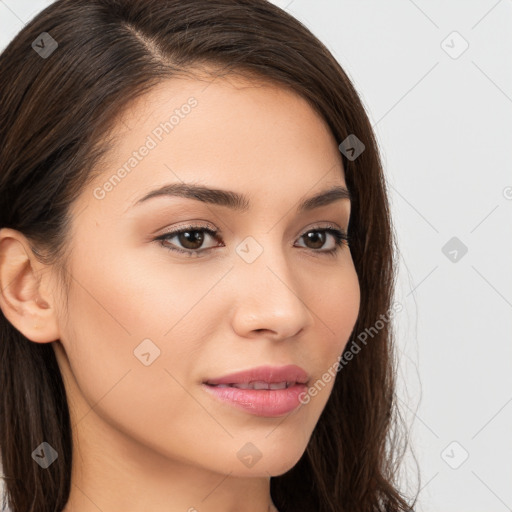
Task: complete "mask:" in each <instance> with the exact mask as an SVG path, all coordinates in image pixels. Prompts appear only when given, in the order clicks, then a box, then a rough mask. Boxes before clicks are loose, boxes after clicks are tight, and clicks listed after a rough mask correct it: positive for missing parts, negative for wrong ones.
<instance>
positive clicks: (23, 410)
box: [0, 0, 416, 512]
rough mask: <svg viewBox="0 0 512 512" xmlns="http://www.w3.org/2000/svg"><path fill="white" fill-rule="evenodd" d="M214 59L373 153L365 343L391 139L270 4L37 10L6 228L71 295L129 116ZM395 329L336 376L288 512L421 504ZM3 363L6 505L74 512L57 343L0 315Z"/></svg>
mask: <svg viewBox="0 0 512 512" xmlns="http://www.w3.org/2000/svg"><path fill="white" fill-rule="evenodd" d="M43 33H45V34H43ZM50 37H51V38H52V39H53V40H54V41H56V43H53V42H52V40H51V39H50ZM39 39H43V40H44V41H43V42H41V43H40V44H39V46H37V45H36V46H34V45H33V43H34V42H35V41H37V40H39ZM43 48H44V50H43ZM44 52H46V54H44ZM204 65H208V66H213V67H214V68H215V69H216V70H217V74H222V73H223V72H225V73H232V72H237V73H240V74H244V73H245V74H246V75H247V76H253V77H259V78H262V79H264V80H267V81H273V82H274V83H277V84H279V85H280V86H282V87H287V88H290V89H292V90H294V91H295V92H296V93H298V94H299V95H301V96H302V97H304V98H305V99H306V100H307V101H308V102H309V103H310V105H311V106H312V108H314V109H315V110H316V111H317V112H318V113H319V114H320V115H321V116H322V117H323V119H324V120H325V122H326V123H327V125H328V126H329V128H330V129H331V131H332V133H333V135H334V137H335V140H337V141H338V143H341V142H342V141H344V140H345V139H346V138H347V136H349V135H351V134H355V135H356V136H357V138H358V139H359V140H361V141H362V143H363V144H364V146H365V149H364V151H363V152H362V153H361V154H360V155H359V156H358V157H357V158H355V159H353V158H348V157H347V156H345V154H343V155H342V158H343V164H344V168H345V177H346V183H347V186H348V188H349V191H350V193H351V196H352V209H351V219H350V225H349V236H350V240H351V242H350V250H351V253H352V258H353V261H354V265H355V268H356V271H357V274H358V277H359V283H360V288H361V310H360V313H359V317H358V320H357V323H356V325H355V327H354V331H353V333H352V336H353V337H354V338H355V337H356V336H357V335H358V334H359V333H362V332H364V331H365V329H368V328H370V327H372V326H374V325H375V324H376V322H377V321H379V318H381V315H383V314H384V315H386V314H388V313H389V311H390V308H391V300H392V292H393V287H394V278H395V270H396V269H395V263H394V249H395V247H394V243H395V242H394V238H393V230H392V225H391V219H390V212H389V206H388V199H387V192H386V184H385V180H384V176H383V172H382V167H381V160H380V156H379V152H378V146H377V143H376V140H375V138H374V134H373V132H372V128H371V124H370V122H369V120H368V117H367V114H366V112H365V109H364V107H363V105H362V103H361V101H360V99H359V97H358V95H357V93H356V91H355V89H354V87H353V85H352V84H351V82H350V80H349V79H348V77H347V75H346V74H345V72H344V71H343V69H342V68H341V67H340V65H339V64H338V62H337V61H336V60H335V59H334V57H333V56H332V55H331V53H330V52H329V51H328V50H327V48H326V47H325V46H324V45H323V44H322V43H321V42H320V41H319V40H318V39H317V38H316V37H315V36H313V35H312V34H311V32H310V31H309V30H308V29H307V28H306V27H305V26H304V25H303V24H301V23H300V22H299V21H297V20H296V19H295V18H294V17H292V16H290V15H289V14H287V13H286V12H285V11H283V10H281V9H279V8H278V7H276V6H274V5H272V4H271V3H269V2H267V1H266V0H187V1H186V2H185V1H183V0H57V1H56V2H54V3H53V4H51V5H50V6H49V7H47V8H46V9H45V10H44V11H42V12H41V13H39V14H38V15H37V16H36V17H35V18H34V19H33V20H32V21H31V22H30V23H28V24H27V25H26V26H25V27H24V28H23V29H22V30H21V31H20V32H19V33H18V34H17V35H16V37H15V38H14V39H13V40H12V41H11V42H10V44H9V45H8V46H7V47H6V49H5V50H4V51H3V52H2V54H1V55H0V69H1V70H2V73H1V77H0V141H1V145H0V198H1V203H0V228H3V227H8V228H12V229H15V230H18V231H20V232H21V233H23V234H24V235H25V236H26V237H27V238H28V240H29V241H30V243H31V248H32V249H33V251H34V254H35V255H36V257H38V258H39V259H40V261H42V262H44V263H46V264H51V265H55V268H57V269H59V271H60V273H59V275H60V276H61V277H62V282H63V289H64V290H66V289H68V288H66V286H69V276H68V274H67V272H66V256H67V253H66V248H67V247H68V243H69V230H68V228H69V225H70V213H69V212H70V205H71V204H72V203H73V201H74V200H75V199H76V198H77V197H78V195H79V194H80V192H81V191H82V190H83V188H84V186H85V185H86V184H88V183H89V182H90V180H91V179H92V178H93V177H94V172H100V171H101V165H100V161H101V159H102V158H103V156H104V155H106V154H107V153H108V150H109V148H111V147H112V144H113V142H112V140H111V139H109V138H108V134H109V130H110V129H111V128H112V127H113V126H114V125H115V122H116V120H117V119H118V115H119V113H120V112H122V111H123V109H125V108H129V105H130V102H132V101H133V100H134V99H135V98H137V97H139V96H141V95H142V94H144V93H146V92H148V91H149V90H150V88H151V87H152V86H154V85H156V84H158V83H159V82H161V81H163V80H166V79H169V78H172V77H173V76H176V75H177V74H179V73H182V74H190V73H191V72H192V70H193V69H195V68H199V67H201V66H204ZM6 285H7V283H2V286H6ZM381 324H384V325H383V326H382V327H380V328H379V329H375V331H376V332H375V333H374V334H373V335H372V337H371V339H369V340H368V343H367V344H366V346H365V347H364V349H363V350H361V352H360V353H359V354H357V356H356V357H353V358H352V360H350V362H349V363H348V364H346V365H344V366H343V367H342V370H341V371H340V372H339V373H338V375H337V378H336V381H335V385H334V389H333V391H332V394H331V396H330V397H329V400H328V402H327V405H326V407H325V409H324V411H323V412H322V415H321V417H320V419H319V421H318V424H317V425H316V427H315V430H314V432H313V434H312V436H311V439H310V442H309V445H308V447H307V449H306V451H305V453H304V454H303V456H302V457H301V459H300V460H299V462H298V463H297V464H296V465H295V466H294V467H293V468H292V469H291V470H289V471H288V472H286V473H285V474H283V475H281V476H277V477H273V478H272V479H271V494H272V499H273V501H274V503H275V504H276V506H277V507H278V509H279V510H280V511H281V512H292V511H293V512H301V511H302V512H313V511H315V512H335V511H336V512H340V511H347V512H348V511H350V512H374V511H390V512H391V511H405V510H409V509H410V507H411V505H410V504H408V503H407V501H406V499H407V498H405V496H404V495H403V494H402V493H401V492H400V491H399V490H398V483H397V471H398V468H399V465H398V464H399V462H400V461H401V458H402V456H403V452H404V450H405V445H404V444H403V442H402V441H403V440H404V439H405V440H406V437H407V436H405V437H403V436H402V435H399V433H400V430H399V429H396V428H394V427H396V426H397V425H398V423H399V420H401V415H400V414H399V412H398V408H397V402H396V394H395V393H396V392H395V378H396V368H395V358H394V349H393V344H392V341H393V332H392V329H391V327H390V323H389V322H382V321H381ZM350 348H351V344H350V343H348V344H347V347H346V351H349V349H350ZM0 355H1V357H0V393H1V398H0V449H1V459H2V465H3V470H4V474H5V477H4V478H5V487H6V497H7V500H8V505H9V506H10V508H11V510H12V511H13V512H35V511H41V512H46V511H48V512H58V511H61V510H62V509H63V508H64V506H65V504H66V502H67V500H68V497H69V492H70V485H71V481H70V479H71V462H72V460H71V457H72V435H71V425H70V416H69V410H68V404H67V400H66V392H65V388H64V385H63V381H62V377H61V374H60V371H59V367H58V365H57V361H56V358H55V354H54V351H53V348H52V346H51V344H49V343H44V344H40V343H34V342H31V341H30V340H28V339H27V338H26V337H24V336H23V335H22V334H21V333H20V332H19V331H18V330H17V329H15V328H14V327H13V326H12V324H10V323H9V322H8V321H7V319H6V318H5V316H4V314H3V313H0ZM347 359H348V358H347ZM43 441H46V442H48V443H49V444H50V445H51V446H52V447H53V448H54V449H55V450H56V451H57V452H58V454H59V456H58V459H57V460H56V461H55V462H54V463H53V464H51V465H50V467H49V468H47V469H42V468H41V467H39V465H38V464H36V463H35V462H34V460H32V457H31V453H32V452H33V450H34V449H35V447H37V446H38V445H40V444H41V443H42V442H43ZM415 502H416V501H414V503H415Z"/></svg>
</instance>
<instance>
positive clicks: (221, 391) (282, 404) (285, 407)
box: [202, 384, 307, 418]
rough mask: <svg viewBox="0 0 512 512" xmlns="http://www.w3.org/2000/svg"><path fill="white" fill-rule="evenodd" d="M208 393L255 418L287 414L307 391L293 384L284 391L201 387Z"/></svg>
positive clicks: (299, 403) (304, 386)
mask: <svg viewBox="0 0 512 512" xmlns="http://www.w3.org/2000/svg"><path fill="white" fill-rule="evenodd" d="M202 386H203V387H204V388H205V389H206V391H207V392H208V393H211V394H213V395H214V396H216V397H217V398H219V399H220V400H222V401H224V402H227V403H229V404H231V405H233V406H235V407H237V408H239V409H243V410H244V411H246V412H248V413H250V414H254V415H256V416H267V417H271V418H273V417H276V416H282V415H284V414H288V413H289V412H291V411H293V410H294V409H296V408H297V407H298V406H299V405H301V402H300V400H299V396H300V394H301V393H303V392H305V391H306V390H307V386H306V385H305V384H295V385H293V386H290V387H289V388H286V389H239V388H231V387H227V388H219V387H218V386H210V385H208V384H203V385H202Z"/></svg>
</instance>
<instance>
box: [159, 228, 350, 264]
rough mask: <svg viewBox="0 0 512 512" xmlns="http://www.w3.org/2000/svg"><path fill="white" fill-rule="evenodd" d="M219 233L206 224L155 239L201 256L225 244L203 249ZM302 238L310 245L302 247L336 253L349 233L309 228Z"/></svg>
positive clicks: (346, 240) (215, 238)
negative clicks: (327, 246)
mask: <svg viewBox="0 0 512 512" xmlns="http://www.w3.org/2000/svg"><path fill="white" fill-rule="evenodd" d="M219 233H220V232H219V231H218V230H213V229H210V228H208V227H205V226H198V225H196V226H186V227H183V228H181V229H178V230H175V231H170V232H168V233H164V234H163V235H160V236H158V237H157V238H155V239H154V240H155V241H159V243H160V245H162V246H163V247H165V248H166V249H168V250H169V251H174V252H178V253H184V254H186V255H187V256H188V257H196V258H198V257H201V254H202V253H206V252H208V251H210V250H211V249H214V248H215V247H222V246H223V244H222V245H217V246H212V247H207V248H202V249H201V246H202V245H203V243H204V242H205V238H208V237H210V238H212V239H214V240H217V241H219ZM205 234H206V237H205ZM329 237H331V239H332V240H331V244H330V248H328V249H323V250H319V249H321V248H322V247H323V246H324V245H325V243H326V241H327V240H328V238H329ZM173 238H176V241H177V242H178V243H179V244H181V247H182V248H180V247H177V246H176V245H175V244H174V243H171V244H169V241H170V240H172V239H173ZM302 238H304V239H305V241H306V243H307V244H309V245H306V246H300V247H305V248H307V249H312V250H313V252H317V253H321V254H329V255H335V254H336V253H337V252H338V251H340V250H341V248H342V246H343V245H344V244H345V245H348V241H349V236H348V234H347V233H346V232H345V231H343V230H340V229H338V228H336V227H334V226H329V227H318V228H313V229H309V230H308V231H306V232H305V233H304V234H302V235H301V236H300V237H299V240H300V239H302Z"/></svg>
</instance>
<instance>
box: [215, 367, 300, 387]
mask: <svg viewBox="0 0 512 512" xmlns="http://www.w3.org/2000/svg"><path fill="white" fill-rule="evenodd" d="M308 378H309V377H308V374H307V373H306V371H305V370H304V369H303V368H301V367H300V366H297V365H294V364H290V365H286V366H258V367H256V368H250V369H249V370H244V371H241V372H236V373H230V374H229V375H224V376H223V377H218V378H213V379H208V380H206V381H205V384H211V385H215V384H244V383H249V382H254V381H260V382H267V383H269V384H272V383H279V382H292V383H295V382H298V383H301V384H305V383H307V381H308Z"/></svg>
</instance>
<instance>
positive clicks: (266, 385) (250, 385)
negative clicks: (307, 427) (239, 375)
mask: <svg viewBox="0 0 512 512" xmlns="http://www.w3.org/2000/svg"><path fill="white" fill-rule="evenodd" d="M205 384H206V385H207V386H212V387H215V388H237V389H255V390H261V389H287V388H290V387H292V386H295V384H298V383H297V382H296V381H283V382H265V381H262V380H256V381H251V382H233V383H231V384H211V383H210V382H205Z"/></svg>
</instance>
